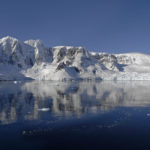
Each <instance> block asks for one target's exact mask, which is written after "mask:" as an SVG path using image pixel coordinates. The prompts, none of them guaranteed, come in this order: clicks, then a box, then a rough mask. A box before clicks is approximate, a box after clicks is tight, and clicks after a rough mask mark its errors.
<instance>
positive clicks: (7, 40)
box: [0, 36, 18, 42]
mask: <svg viewBox="0 0 150 150" xmlns="http://www.w3.org/2000/svg"><path fill="white" fill-rule="evenodd" d="M12 41H18V39H16V38H14V37H11V36H6V37H3V38H1V39H0V42H12Z"/></svg>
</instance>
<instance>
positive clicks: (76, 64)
mask: <svg viewBox="0 0 150 150" xmlns="http://www.w3.org/2000/svg"><path fill="white" fill-rule="evenodd" d="M25 79H34V80H58V81H64V80H150V55H146V54H142V53H123V54H108V53H100V52H92V51H91V52H90V51H87V50H86V49H85V48H84V47H73V46H55V47H49V48H48V47H46V46H45V45H44V44H43V42H42V41H41V40H26V41H24V42H20V41H19V40H18V39H16V38H13V37H11V36H7V37H4V38H2V39H0V80H25Z"/></svg>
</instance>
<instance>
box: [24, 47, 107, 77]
mask: <svg viewBox="0 0 150 150" xmlns="http://www.w3.org/2000/svg"><path fill="white" fill-rule="evenodd" d="M51 52H52V54H53V61H52V62H46V63H45V62H43V63H41V64H35V65H34V66H33V67H32V68H30V69H27V70H26V71H23V73H24V74H25V76H27V77H31V78H34V79H38V80H72V79H101V74H103V73H105V72H104V71H103V70H106V68H105V67H104V66H103V65H102V64H100V63H99V62H98V61H97V60H96V59H94V58H93V57H92V56H91V54H90V53H89V52H88V51H87V50H86V49H85V48H83V47H68V46H67V47H65V46H58V47H53V48H51Z"/></svg>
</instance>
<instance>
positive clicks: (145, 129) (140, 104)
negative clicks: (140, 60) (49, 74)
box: [0, 81, 150, 150]
mask: <svg viewBox="0 0 150 150" xmlns="http://www.w3.org/2000/svg"><path fill="white" fill-rule="evenodd" d="M149 148H150V82H148V81H143V82H142V81H134V82H129V81H124V82H111V81H107V82H50V81H45V82H41V81H39V82H38V81H30V82H19V81H17V82H3V81H2V82H0V150H16V149H17V150H44V149H49V150H50V149H51V150H57V149H59V150H72V149H76V150H79V149H81V150H109V149H110V150H117V149H119V150H128V149H131V150H138V149H139V150H147V149H149Z"/></svg>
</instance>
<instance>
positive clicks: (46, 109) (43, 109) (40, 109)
mask: <svg viewBox="0 0 150 150" xmlns="http://www.w3.org/2000/svg"><path fill="white" fill-rule="evenodd" d="M49 110H50V108H39V109H38V111H49Z"/></svg>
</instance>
